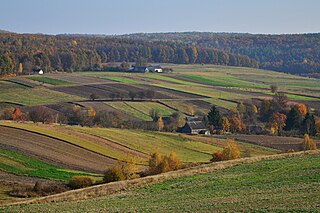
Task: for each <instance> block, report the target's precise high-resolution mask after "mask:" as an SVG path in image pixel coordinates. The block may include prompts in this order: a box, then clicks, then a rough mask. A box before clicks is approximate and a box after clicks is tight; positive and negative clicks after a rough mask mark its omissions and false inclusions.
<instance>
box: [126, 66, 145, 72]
mask: <svg viewBox="0 0 320 213" xmlns="http://www.w3.org/2000/svg"><path fill="white" fill-rule="evenodd" d="M130 71H131V72H149V69H148V67H146V66H134V67H132V68H131V69H130Z"/></svg>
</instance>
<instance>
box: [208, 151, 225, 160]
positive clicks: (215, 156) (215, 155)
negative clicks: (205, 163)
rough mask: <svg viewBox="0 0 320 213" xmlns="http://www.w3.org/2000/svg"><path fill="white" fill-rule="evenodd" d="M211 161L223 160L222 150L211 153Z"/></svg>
mask: <svg viewBox="0 0 320 213" xmlns="http://www.w3.org/2000/svg"><path fill="white" fill-rule="evenodd" d="M210 161H211V162H218V161H223V155H222V152H215V153H213V154H212V158H211V160H210Z"/></svg>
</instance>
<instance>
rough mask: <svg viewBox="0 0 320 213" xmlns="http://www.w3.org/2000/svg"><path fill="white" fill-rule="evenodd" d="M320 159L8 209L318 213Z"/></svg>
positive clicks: (266, 163)
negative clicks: (98, 196) (83, 198)
mask: <svg viewBox="0 0 320 213" xmlns="http://www.w3.org/2000/svg"><path fill="white" fill-rule="evenodd" d="M319 169H320V155H319V154H314V155H304V156H296V157H286V158H280V159H272V160H263V161H258V162H254V163H249V164H239V165H235V166H233V167H229V168H226V169H223V170H218V171H216V172H213V173H208V174H200V175H193V176H188V177H181V178H175V179H170V180H166V181H164V182H161V183H157V184H153V185H150V186H145V187H140V188H137V189H132V190H126V191H123V192H120V193H117V194H114V195H110V196H105V197H100V198H95V199H89V200H83V201H75V202H74V201H71V202H62V203H45V204H31V205H18V206H12V207H4V208H2V211H10V212H22V211H23V212H34V211H38V212H41V211H50V212H102V211H105V212H159V211H161V212H243V211H244V212H318V211H319V210H320V206H319V202H317V201H318V200H319V199H320V194H319V190H320V185H319V183H320V173H319Z"/></svg>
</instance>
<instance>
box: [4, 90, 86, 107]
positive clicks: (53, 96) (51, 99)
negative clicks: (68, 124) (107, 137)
mask: <svg viewBox="0 0 320 213" xmlns="http://www.w3.org/2000/svg"><path fill="white" fill-rule="evenodd" d="M82 99H83V98H80V97H78V96H74V95H69V94H66V93H62V92H57V91H53V90H50V89H47V88H41V87H36V88H29V89H15V90H10V91H7V92H1V94H0V102H13V103H17V104H22V105H26V106H33V105H41V104H54V103H59V102H66V101H74V100H82Z"/></svg>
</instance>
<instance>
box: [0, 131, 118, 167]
mask: <svg viewBox="0 0 320 213" xmlns="http://www.w3.org/2000/svg"><path fill="white" fill-rule="evenodd" d="M0 148H4V149H8V150H11V151H15V152H18V153H21V154H24V155H27V156H30V157H33V158H36V159H39V160H42V161H45V162H47V163H50V164H53V165H56V166H59V167H63V168H67V169H73V170H79V171H85V172H95V173H103V171H104V170H105V169H106V168H108V167H111V166H113V165H114V164H115V163H116V161H115V160H113V159H111V158H108V157H105V156H102V155H99V154H97V153H94V152H91V151H89V150H86V149H83V148H80V147H77V146H75V145H72V144H68V143H66V142H63V141H60V140H57V139H52V138H49V137H45V136H42V135H38V134H35V133H30V132H27V131H23V130H19V129H13V128H8V127H3V126H0Z"/></svg>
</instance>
